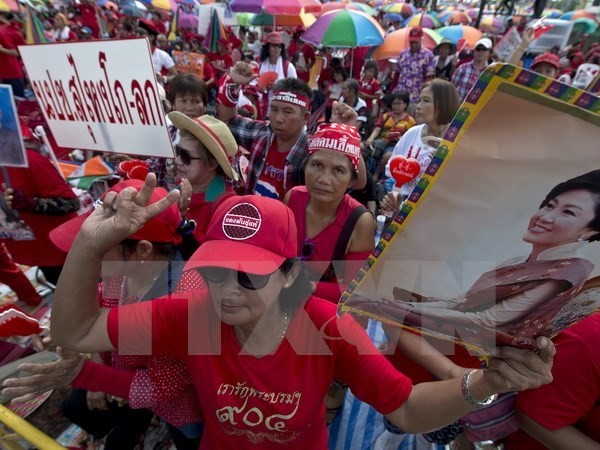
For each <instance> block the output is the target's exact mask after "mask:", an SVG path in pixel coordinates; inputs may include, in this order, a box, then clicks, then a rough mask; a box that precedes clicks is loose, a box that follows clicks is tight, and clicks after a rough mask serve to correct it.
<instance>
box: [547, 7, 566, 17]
mask: <svg viewBox="0 0 600 450" xmlns="http://www.w3.org/2000/svg"><path fill="white" fill-rule="evenodd" d="M563 14H564V11H561V10H560V9H556V8H547V9H545V10H544V12H543V13H542V17H547V18H548V19H558V18H559V17H560V16H562V15H563Z"/></svg>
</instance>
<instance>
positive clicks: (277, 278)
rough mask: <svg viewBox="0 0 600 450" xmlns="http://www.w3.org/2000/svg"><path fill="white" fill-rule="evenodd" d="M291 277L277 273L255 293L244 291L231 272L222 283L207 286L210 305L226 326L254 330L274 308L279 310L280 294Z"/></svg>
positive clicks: (248, 290) (211, 283) (234, 273)
mask: <svg viewBox="0 0 600 450" xmlns="http://www.w3.org/2000/svg"><path fill="white" fill-rule="evenodd" d="M250 277H251V276H250ZM291 281H293V277H292V276H291V275H285V274H284V273H283V272H282V271H281V270H279V269H278V270H276V271H275V272H274V273H273V274H271V276H270V277H269V281H268V283H267V284H266V285H265V286H264V287H262V288H260V289H257V290H251V289H246V288H244V287H242V286H240V284H239V283H238V280H237V272H236V271H233V270H232V271H230V272H229V274H228V275H227V278H225V280H224V281H223V282H220V283H213V282H210V281H209V282H208V288H209V290H210V294H211V296H212V299H213V302H214V303H215V306H216V308H217V311H219V312H220V316H221V320H222V321H223V322H224V323H226V324H228V325H234V326H235V325H238V326H254V325H256V324H257V323H258V322H259V321H260V320H261V318H262V317H263V315H264V314H265V313H266V312H267V311H269V310H270V309H271V308H273V307H277V308H278V307H279V305H278V303H279V294H280V293H281V289H282V288H283V287H284V285H286V284H288V285H289V283H291Z"/></svg>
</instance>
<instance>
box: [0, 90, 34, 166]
mask: <svg viewBox="0 0 600 450" xmlns="http://www.w3.org/2000/svg"><path fill="white" fill-rule="evenodd" d="M0 166H3V167H28V164H27V153H25V147H24V146H23V137H22V135H21V125H20V123H19V114H18V113H17V108H16V106H15V99H14V97H13V93H12V86H11V85H10V84H0Z"/></svg>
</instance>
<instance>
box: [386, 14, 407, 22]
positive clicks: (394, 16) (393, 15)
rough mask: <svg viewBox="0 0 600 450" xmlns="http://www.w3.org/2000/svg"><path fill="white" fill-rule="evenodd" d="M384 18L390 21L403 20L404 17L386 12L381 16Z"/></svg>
mask: <svg viewBox="0 0 600 450" xmlns="http://www.w3.org/2000/svg"><path fill="white" fill-rule="evenodd" d="M383 18H384V19H385V20H391V21H392V22H403V21H404V17H402V16H401V15H400V14H398V13H388V14H386V15H385V16H384V17H383Z"/></svg>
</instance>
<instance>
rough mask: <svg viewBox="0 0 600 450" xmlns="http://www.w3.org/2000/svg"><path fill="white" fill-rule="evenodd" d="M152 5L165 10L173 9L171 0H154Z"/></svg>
mask: <svg viewBox="0 0 600 450" xmlns="http://www.w3.org/2000/svg"><path fill="white" fill-rule="evenodd" d="M152 6H154V7H155V8H158V9H164V10H165V11H171V10H172V8H171V3H170V2H169V0H152Z"/></svg>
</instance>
